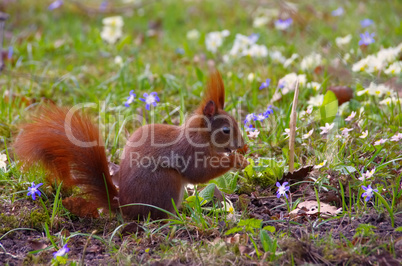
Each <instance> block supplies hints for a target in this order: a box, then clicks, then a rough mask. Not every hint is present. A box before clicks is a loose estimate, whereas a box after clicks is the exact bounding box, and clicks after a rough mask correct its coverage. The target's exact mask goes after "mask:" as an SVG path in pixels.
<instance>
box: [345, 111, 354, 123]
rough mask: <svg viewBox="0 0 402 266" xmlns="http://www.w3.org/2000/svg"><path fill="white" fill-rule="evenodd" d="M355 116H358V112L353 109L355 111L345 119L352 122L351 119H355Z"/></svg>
mask: <svg viewBox="0 0 402 266" xmlns="http://www.w3.org/2000/svg"><path fill="white" fill-rule="evenodd" d="M355 116H356V112H355V111H353V112H352V113H351V114H350V115H349V116H348V117H347V118H346V119H345V121H346V122H350V121H352V120H353V118H355Z"/></svg>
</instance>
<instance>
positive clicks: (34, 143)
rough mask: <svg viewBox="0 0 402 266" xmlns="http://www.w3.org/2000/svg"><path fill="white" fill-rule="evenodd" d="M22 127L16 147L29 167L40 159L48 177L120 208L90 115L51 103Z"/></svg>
mask: <svg viewBox="0 0 402 266" xmlns="http://www.w3.org/2000/svg"><path fill="white" fill-rule="evenodd" d="M21 129H22V131H21V133H20V134H19V135H18V137H17V139H16V141H15V143H14V149H15V153H16V155H17V158H18V159H19V160H21V161H22V162H23V163H25V165H26V166H30V165H32V164H35V163H37V162H41V163H42V164H43V166H44V167H45V169H46V170H47V171H48V172H49V177H50V178H54V177H55V178H57V179H58V180H60V181H62V182H63V186H66V187H75V186H79V187H81V188H82V190H83V192H84V194H86V195H88V197H89V199H90V200H91V201H93V202H94V203H95V204H96V205H97V206H98V207H104V208H109V207H111V208H112V209H113V210H114V209H116V208H117V206H118V205H117V201H115V200H114V198H115V197H117V194H118V193H117V189H116V187H115V186H114V185H113V182H112V179H111V177H110V174H109V169H108V162H107V158H106V154H105V148H104V145H103V142H102V139H101V137H100V136H99V130H98V128H97V126H95V125H94V124H93V123H92V121H91V120H90V119H89V118H88V117H87V116H81V115H79V114H77V112H74V111H71V112H69V109H67V108H61V107H57V106H55V105H51V106H47V107H44V108H43V110H41V112H40V115H38V116H36V117H34V118H33V122H32V123H29V124H25V125H23V126H22V127H21ZM25 165H24V166H25ZM108 199H109V200H108ZM109 204H110V205H109Z"/></svg>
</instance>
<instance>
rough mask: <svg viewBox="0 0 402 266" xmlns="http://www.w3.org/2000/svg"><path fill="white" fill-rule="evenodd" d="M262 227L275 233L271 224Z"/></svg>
mask: <svg viewBox="0 0 402 266" xmlns="http://www.w3.org/2000/svg"><path fill="white" fill-rule="evenodd" d="M262 229H264V230H267V231H269V232H271V233H275V231H276V229H275V226H272V225H267V226H264V227H263V228H262Z"/></svg>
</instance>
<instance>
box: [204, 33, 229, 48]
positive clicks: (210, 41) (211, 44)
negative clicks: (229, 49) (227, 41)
mask: <svg viewBox="0 0 402 266" xmlns="http://www.w3.org/2000/svg"><path fill="white" fill-rule="evenodd" d="M229 34H230V32H229V31H228V30H223V31H213V32H210V33H208V34H207V36H206V37H205V45H206V46H207V50H208V51H210V52H212V53H216V51H217V50H218V48H219V47H220V46H222V44H223V39H224V38H225V37H227V36H229Z"/></svg>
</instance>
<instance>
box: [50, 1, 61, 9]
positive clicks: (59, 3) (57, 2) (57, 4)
mask: <svg viewBox="0 0 402 266" xmlns="http://www.w3.org/2000/svg"><path fill="white" fill-rule="evenodd" d="M62 5H63V0H56V1H54V2H53V3H51V4H50V5H49V6H48V8H47V9H48V10H55V9H56V8H59V7H61V6H62Z"/></svg>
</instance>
